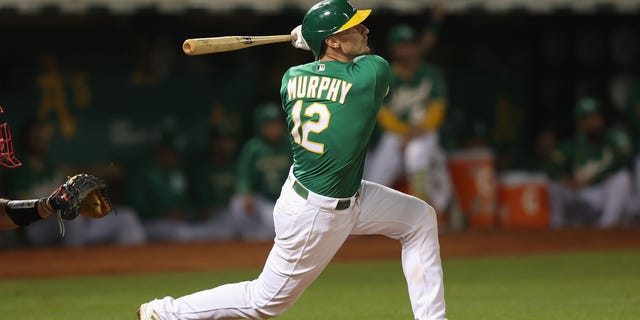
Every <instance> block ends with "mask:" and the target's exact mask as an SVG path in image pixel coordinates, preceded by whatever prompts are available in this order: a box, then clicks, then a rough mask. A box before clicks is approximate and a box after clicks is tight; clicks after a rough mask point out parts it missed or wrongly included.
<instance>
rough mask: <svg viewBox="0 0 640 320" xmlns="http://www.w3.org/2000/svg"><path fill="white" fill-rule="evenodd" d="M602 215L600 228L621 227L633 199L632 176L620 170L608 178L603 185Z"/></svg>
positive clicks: (599, 223) (599, 222)
mask: <svg viewBox="0 0 640 320" xmlns="http://www.w3.org/2000/svg"><path fill="white" fill-rule="evenodd" d="M602 188H603V195H602V199H600V200H601V201H602V205H603V210H602V215H601V216H600V219H599V220H598V227H599V228H612V227H615V226H618V225H620V223H621V222H622V221H623V218H624V215H625V213H626V211H627V208H628V206H629V201H630V199H631V188H632V187H631V174H630V173H629V171H627V170H620V171H618V172H616V173H615V174H613V175H611V176H610V177H608V178H607V179H606V180H605V181H604V183H603V184H602Z"/></svg>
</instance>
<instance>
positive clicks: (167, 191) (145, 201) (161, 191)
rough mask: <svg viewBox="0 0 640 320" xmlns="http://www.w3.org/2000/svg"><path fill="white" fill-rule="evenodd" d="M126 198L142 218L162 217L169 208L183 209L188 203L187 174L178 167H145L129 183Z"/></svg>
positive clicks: (172, 209)
mask: <svg viewBox="0 0 640 320" xmlns="http://www.w3.org/2000/svg"><path fill="white" fill-rule="evenodd" d="M129 197H130V199H129V201H130V203H131V205H132V206H133V207H134V208H135V209H136V211H138V213H139V214H140V216H141V217H142V218H143V219H155V218H164V217H166V215H167V214H169V213H170V212H171V211H180V212H183V211H184V210H186V209H187V208H188V204H189V197H188V193H187V179H186V175H185V174H184V172H183V171H182V170H181V169H179V168H175V169H172V170H162V169H161V168H158V167H157V166H150V167H146V168H145V169H143V170H142V171H140V172H139V173H138V174H137V175H136V176H135V177H134V179H133V181H132V182H131V185H130V192H129Z"/></svg>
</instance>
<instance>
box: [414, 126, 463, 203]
mask: <svg viewBox="0 0 640 320" xmlns="http://www.w3.org/2000/svg"><path fill="white" fill-rule="evenodd" d="M404 160H405V164H404V166H405V168H406V171H407V177H408V180H409V184H410V186H411V192H412V194H413V195H415V196H416V197H418V198H420V199H422V200H425V201H429V203H430V204H431V205H433V206H434V207H435V208H436V209H438V210H439V211H442V210H444V209H446V207H447V206H448V204H449V202H450V201H451V197H452V194H453V189H452V187H451V181H450V178H449V174H448V169H447V163H446V156H445V154H444V151H442V150H441V149H440V146H439V145H438V134H437V133H434V132H430V133H425V134H423V135H420V136H418V137H416V138H414V139H413V140H411V141H410V142H409V143H408V144H407V147H406V149H405V157H404Z"/></svg>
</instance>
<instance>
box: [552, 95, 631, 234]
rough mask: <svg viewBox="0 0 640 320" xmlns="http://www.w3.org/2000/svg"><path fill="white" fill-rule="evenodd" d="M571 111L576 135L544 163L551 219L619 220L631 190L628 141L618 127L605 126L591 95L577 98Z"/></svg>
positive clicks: (562, 222) (609, 223)
mask: <svg viewBox="0 0 640 320" xmlns="http://www.w3.org/2000/svg"><path fill="white" fill-rule="evenodd" d="M575 117H576V122H577V133H576V135H575V136H574V137H573V138H571V139H569V140H567V141H564V142H562V143H561V144H560V146H559V147H558V148H557V149H556V150H554V151H553V152H552V153H551V156H550V159H549V164H548V166H547V171H548V173H549V175H550V176H551V177H552V178H554V179H555V181H554V182H553V183H552V184H551V192H550V194H551V214H552V215H551V225H552V226H553V227H565V226H570V225H575V224H595V225H596V226H598V227H600V228H611V227H615V226H619V225H620V223H621V222H623V218H624V215H625V213H626V211H627V208H628V205H629V200H630V198H631V191H632V187H631V186H632V183H631V173H630V172H629V170H628V166H629V164H630V162H631V157H632V145H631V141H630V139H629V137H628V136H627V135H626V134H625V133H624V132H622V131H620V130H615V129H609V130H607V128H606V127H605V124H604V119H603V117H602V114H601V113H600V106H599V103H598V102H597V101H596V100H594V99H592V98H583V99H581V100H580V101H578V103H577V106H576V109H575Z"/></svg>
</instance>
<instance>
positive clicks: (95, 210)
mask: <svg viewBox="0 0 640 320" xmlns="http://www.w3.org/2000/svg"><path fill="white" fill-rule="evenodd" d="M106 189H107V184H106V183H104V181H102V180H101V179H100V178H98V177H95V176H92V175H90V174H76V175H75V176H73V177H67V181H66V182H65V183H64V184H63V185H61V186H60V187H59V188H58V189H56V190H55V191H54V192H53V193H52V194H51V196H49V204H50V205H51V207H52V208H53V209H54V210H56V211H57V212H58V213H60V217H61V218H62V219H66V220H72V219H75V218H76V217H78V215H79V214H81V215H83V216H86V217H89V218H102V217H104V216H106V215H107V214H108V213H109V212H111V202H110V201H109V199H108V198H107V196H106V194H105V190H106Z"/></svg>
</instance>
